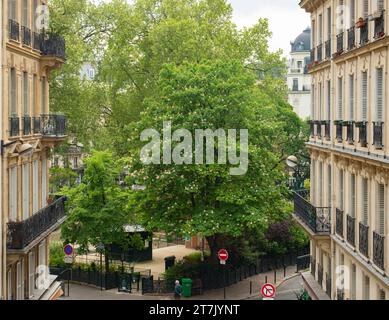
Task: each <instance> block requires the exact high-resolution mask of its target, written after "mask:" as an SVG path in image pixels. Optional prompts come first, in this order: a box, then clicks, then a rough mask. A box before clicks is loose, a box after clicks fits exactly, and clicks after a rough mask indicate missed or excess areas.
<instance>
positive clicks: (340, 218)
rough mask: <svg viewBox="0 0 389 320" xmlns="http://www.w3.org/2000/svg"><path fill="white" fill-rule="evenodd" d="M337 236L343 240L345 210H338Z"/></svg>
mask: <svg viewBox="0 0 389 320" xmlns="http://www.w3.org/2000/svg"><path fill="white" fill-rule="evenodd" d="M335 231H336V234H337V235H338V236H340V237H342V238H343V210H340V209H338V208H337V209H336V226H335Z"/></svg>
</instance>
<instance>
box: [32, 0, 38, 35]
mask: <svg viewBox="0 0 389 320" xmlns="http://www.w3.org/2000/svg"><path fill="white" fill-rule="evenodd" d="M37 8H38V0H33V7H32V15H31V16H32V30H34V31H35V32H37V31H38V30H37V27H36V20H37V19H36V18H37V16H38V14H37V12H36V10H37Z"/></svg>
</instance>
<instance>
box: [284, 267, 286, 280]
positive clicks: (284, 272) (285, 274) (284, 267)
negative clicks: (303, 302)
mask: <svg viewBox="0 0 389 320" xmlns="http://www.w3.org/2000/svg"><path fill="white" fill-rule="evenodd" d="M284 278H286V266H284Z"/></svg>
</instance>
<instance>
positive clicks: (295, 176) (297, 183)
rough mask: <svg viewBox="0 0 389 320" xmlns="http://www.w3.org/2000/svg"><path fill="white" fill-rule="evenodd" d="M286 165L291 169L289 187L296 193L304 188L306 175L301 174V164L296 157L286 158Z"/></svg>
mask: <svg viewBox="0 0 389 320" xmlns="http://www.w3.org/2000/svg"><path fill="white" fill-rule="evenodd" d="M286 165H287V166H288V168H289V169H290V171H291V172H290V173H291V176H292V178H291V179H290V180H289V181H290V182H289V187H290V188H292V189H293V190H294V191H298V190H299V189H303V188H304V174H303V172H300V169H301V168H300V163H299V160H298V159H297V157H296V156H294V155H291V156H289V157H288V158H286Z"/></svg>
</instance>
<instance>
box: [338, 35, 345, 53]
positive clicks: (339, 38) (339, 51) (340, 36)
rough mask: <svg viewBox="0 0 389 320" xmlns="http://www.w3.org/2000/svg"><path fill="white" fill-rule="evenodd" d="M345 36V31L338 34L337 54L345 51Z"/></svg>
mask: <svg viewBox="0 0 389 320" xmlns="http://www.w3.org/2000/svg"><path fill="white" fill-rule="evenodd" d="M343 36H344V32H341V33H339V34H338V35H337V36H336V53H337V54H341V53H342V52H343V51H344V46H343V43H344V41H343Z"/></svg>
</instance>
